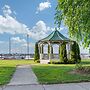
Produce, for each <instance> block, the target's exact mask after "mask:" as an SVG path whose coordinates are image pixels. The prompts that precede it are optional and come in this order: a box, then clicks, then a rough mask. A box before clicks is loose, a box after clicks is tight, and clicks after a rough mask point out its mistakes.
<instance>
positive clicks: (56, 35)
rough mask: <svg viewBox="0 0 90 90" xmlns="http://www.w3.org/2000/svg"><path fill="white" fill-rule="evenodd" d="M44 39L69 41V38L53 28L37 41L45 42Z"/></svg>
mask: <svg viewBox="0 0 90 90" xmlns="http://www.w3.org/2000/svg"><path fill="white" fill-rule="evenodd" d="M46 41H70V39H68V38H66V37H65V36H63V35H62V34H61V33H60V32H59V31H58V30H55V31H53V32H52V33H51V34H50V35H48V36H47V37H46V38H44V39H41V40H40V41H39V42H46Z"/></svg>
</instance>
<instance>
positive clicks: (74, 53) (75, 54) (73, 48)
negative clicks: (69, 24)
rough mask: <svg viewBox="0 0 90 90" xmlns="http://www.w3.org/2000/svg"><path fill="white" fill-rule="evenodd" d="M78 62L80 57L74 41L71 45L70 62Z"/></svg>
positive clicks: (77, 46)
mask: <svg viewBox="0 0 90 90" xmlns="http://www.w3.org/2000/svg"><path fill="white" fill-rule="evenodd" d="M80 61H81V57H80V50H79V45H78V44H77V43H76V42H75V41H74V42H73V44H71V51H70V62H71V63H80Z"/></svg>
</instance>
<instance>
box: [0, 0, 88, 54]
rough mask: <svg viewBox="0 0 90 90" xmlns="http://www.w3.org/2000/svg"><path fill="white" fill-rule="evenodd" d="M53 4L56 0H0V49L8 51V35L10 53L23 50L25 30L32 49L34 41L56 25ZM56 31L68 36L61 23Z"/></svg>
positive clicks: (4, 51)
mask: <svg viewBox="0 0 90 90" xmlns="http://www.w3.org/2000/svg"><path fill="white" fill-rule="evenodd" d="M56 5H57V0H0V53H8V52H9V48H8V47H9V38H10V40H11V51H12V53H22V52H23V53H26V43H27V41H26V40H27V37H26V36H27V34H29V42H30V53H33V52H34V44H35V42H36V41H38V40H40V39H42V38H44V37H46V36H47V35H48V34H50V33H51V32H52V31H53V30H54V28H55V25H54V14H55V7H56ZM59 31H60V32H61V33H62V34H63V35H65V36H66V37H68V30H67V28H66V27H65V25H64V24H63V23H62V25H61V28H60V30H59ZM81 51H82V52H88V51H87V50H85V49H84V50H83V48H81Z"/></svg>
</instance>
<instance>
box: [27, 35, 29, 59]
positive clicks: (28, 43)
mask: <svg viewBox="0 0 90 90" xmlns="http://www.w3.org/2000/svg"><path fill="white" fill-rule="evenodd" d="M27 56H28V60H29V34H27Z"/></svg>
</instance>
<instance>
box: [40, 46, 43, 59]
mask: <svg viewBox="0 0 90 90" xmlns="http://www.w3.org/2000/svg"><path fill="white" fill-rule="evenodd" d="M42 59H43V44H41V45H40V60H42Z"/></svg>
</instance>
